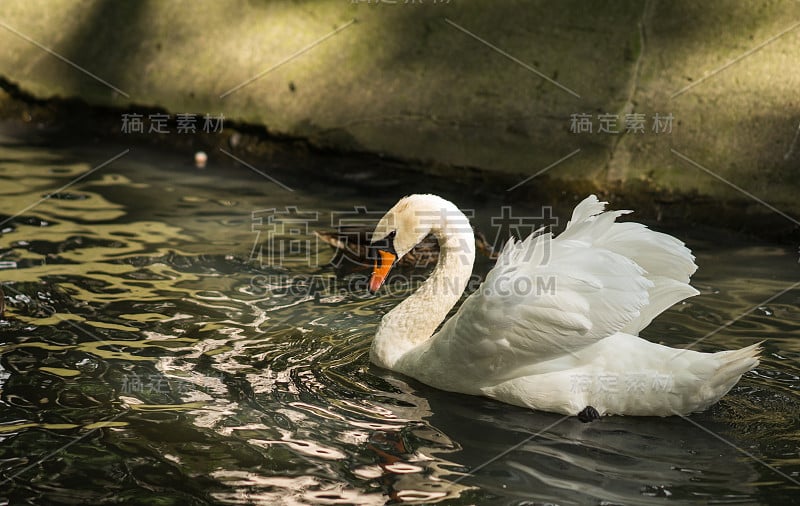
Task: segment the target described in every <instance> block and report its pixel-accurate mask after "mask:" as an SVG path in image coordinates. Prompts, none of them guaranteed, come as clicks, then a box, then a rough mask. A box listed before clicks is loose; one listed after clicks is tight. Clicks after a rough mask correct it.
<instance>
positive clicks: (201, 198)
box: [0, 139, 800, 505]
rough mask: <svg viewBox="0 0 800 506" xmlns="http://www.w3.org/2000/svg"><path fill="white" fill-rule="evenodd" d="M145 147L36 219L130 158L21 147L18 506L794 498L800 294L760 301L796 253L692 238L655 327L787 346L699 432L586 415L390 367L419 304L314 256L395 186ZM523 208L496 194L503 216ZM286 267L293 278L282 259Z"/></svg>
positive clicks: (3, 172) (14, 328)
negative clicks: (581, 418) (269, 172)
mask: <svg viewBox="0 0 800 506" xmlns="http://www.w3.org/2000/svg"><path fill="white" fill-rule="evenodd" d="M112 151H113V150H112ZM120 151H121V150H120ZM138 151H139V153H138V154H137V153H135V152H132V153H131V154H130V155H128V156H127V157H124V158H122V159H120V160H119V161H117V162H115V163H114V164H113V165H111V166H109V167H106V168H103V169H102V170H98V171H97V172H96V173H94V174H92V175H91V177H87V178H85V179H84V180H82V181H81V182H79V183H78V184H76V185H74V186H71V187H69V188H65V189H63V190H60V191H59V192H58V193H56V194H53V195H51V196H50V198H48V199H45V200H43V201H42V202H40V203H38V204H37V205H35V206H32V204H34V203H36V202H37V201H39V200H40V199H42V198H43V197H45V196H47V195H49V194H50V193H51V192H53V191H54V190H55V189H57V188H60V187H62V186H64V185H65V184H66V183H68V182H69V181H70V180H72V179H74V178H76V177H78V176H80V175H81V174H83V173H85V172H86V171H87V170H90V169H91V168H92V167H94V166H96V165H97V164H99V163H100V162H102V161H103V157H110V156H113V155H114V154H115V153H111V152H108V153H106V152H100V151H99V150H92V149H88V148H87V149H85V150H83V151H81V150H80V149H77V148H72V149H70V150H62V151H48V150H45V149H42V148H37V147H31V146H27V145H24V144H15V143H14V142H12V141H10V140H8V139H4V140H3V142H2V147H0V199H2V200H0V202H2V205H0V222H3V223H2V225H0V229H2V236H1V237H0V282H2V286H3V289H4V291H5V303H6V319H4V320H0V332H2V339H1V340H0V392H1V393H0V483H2V485H0V504H6V503H10V504H23V503H24V504H43V503H48V504H61V503H71V504H74V503H95V504H106V503H115V504H117V503H134V502H135V503H144V502H147V501H150V502H152V503H157V504H384V503H386V502H409V503H430V502H443V503H447V504H475V503H480V504H541V503H555V504H562V505H563V504H587V503H594V504H597V503H598V502H600V501H602V504H661V503H662V502H663V500H664V498H669V499H673V500H678V501H680V502H681V503H686V502H696V503H698V504H706V503H726V504H727V503H742V504H753V503H764V504H767V503H773V504H786V503H788V502H789V501H790V499H792V498H794V497H796V494H797V493H798V488H799V487H798V484H797V483H796V481H795V482H793V481H792V480H797V479H798V473H800V454H798V440H799V439H800V424H799V423H798V419H799V418H800V403H798V397H797V390H798V388H800V379H798V373H799V372H800V368H798V366H797V358H798V352H799V351H800V345H799V344H798V342H797V340H796V332H797V330H798V325H799V324H800V311H798V308H797V302H798V298H800V289H794V290H790V291H788V292H787V293H785V294H783V295H781V296H780V297H778V298H775V299H774V300H772V301H770V302H768V303H766V304H765V305H760V306H759V305H758V304H759V303H760V302H762V301H764V300H767V299H768V298H770V297H771V296H773V295H775V294H777V293H779V292H781V291H782V290H785V289H786V288H787V287H789V286H791V284H792V283H793V282H794V281H796V280H797V279H800V268H798V265H797V263H796V259H795V258H794V257H793V252H791V251H789V250H787V249H784V248H782V247H776V246H771V245H766V244H763V245H762V244H757V243H754V242H753V241H743V240H741V239H738V238H736V237H730V236H727V235H726V234H724V233H721V232H716V231H707V230H706V231H699V232H698V231H693V230H680V231H673V232H675V233H677V234H679V235H680V236H681V237H685V238H687V239H688V242H689V244H690V246H691V247H693V248H694V250H695V252H696V254H697V256H698V263H699V264H700V266H701V269H700V271H699V272H698V274H697V276H696V282H695V284H696V286H697V287H698V288H699V289H700V290H701V291H702V292H703V294H702V295H701V296H699V297H697V298H695V299H692V300H690V301H689V302H688V303H685V304H682V305H680V306H678V307H676V308H674V309H672V310H671V311H670V312H669V313H668V314H666V315H664V316H663V317H661V318H660V319H658V320H657V321H656V322H655V323H654V324H653V325H652V326H651V327H650V328H649V329H648V330H647V335H648V337H650V338H651V339H654V340H658V341H661V342H664V343H666V344H669V345H673V346H680V345H683V344H687V343H689V342H691V341H693V340H695V339H697V338H699V337H702V336H704V335H706V334H708V333H710V332H712V331H714V330H715V329H717V328H719V327H720V326H721V325H724V324H726V322H729V321H731V320H732V319H736V321H735V322H734V323H732V324H730V325H729V326H728V327H726V328H724V329H722V330H721V331H719V332H717V333H715V334H714V335H712V336H710V337H708V338H707V339H706V340H704V341H702V342H701V343H699V344H698V348H699V349H703V350H716V349H722V348H734V347H738V346H744V345H746V344H750V343H752V342H754V341H757V340H761V339H768V340H767V342H766V343H765V353H764V360H763V362H762V365H761V366H760V367H759V368H758V370H757V371H755V372H753V373H749V374H748V375H746V377H745V378H744V380H743V381H742V382H741V383H740V385H739V386H738V387H736V388H735V389H734V391H733V392H732V393H731V394H730V395H729V396H727V397H726V398H725V399H724V400H723V401H722V402H721V403H720V404H718V405H717V406H715V407H714V408H712V409H711V410H709V411H708V412H706V413H703V414H699V415H694V416H692V417H691V421H686V420H683V419H681V418H677V417H675V418H668V419H649V418H639V419H634V418H620V417H614V418H606V419H603V420H602V421H600V422H597V423H593V424H588V425H585V424H581V423H580V422H578V421H577V420H573V419H562V417H560V416H558V415H552V414H547V413H537V412H532V411H528V410H524V409H519V408H515V407H511V406H506V405H502V404H498V403H496V402H493V401H490V400H487V399H481V398H474V397H466V396H461V395H455V394H449V393H445V392H440V391H436V390H434V389H431V388H428V387H426V386H424V385H421V384H418V383H416V382H414V381H412V380H409V379H407V378H403V377H400V376H397V375H394V374H392V373H388V372H386V371H383V370H380V369H377V368H374V367H372V366H371V365H370V364H369V361H368V349H369V343H370V338H371V335H372V333H373V332H374V329H375V325H376V324H377V322H378V320H379V318H380V316H381V315H382V314H384V313H385V312H386V311H388V310H389V309H391V308H392V307H393V306H394V305H395V304H396V303H397V301H398V300H399V299H400V298H402V297H403V296H404V295H405V294H407V293H408V290H410V289H411V288H410V287H408V286H403V285H396V290H395V291H394V293H392V294H389V295H383V296H381V297H373V296H368V295H367V294H366V293H365V292H364V291H363V290H358V289H356V288H357V287H358V286H359V285H358V281H359V279H361V278H359V276H360V275H359V274H354V275H351V276H349V277H346V278H344V279H342V278H336V277H335V276H334V274H333V272H332V271H330V270H329V269H326V268H324V267H321V266H317V265H315V262H316V261H317V260H320V263H321V264H324V263H325V262H326V261H327V260H329V259H330V257H331V253H330V251H329V250H327V246H325V247H319V249H318V250H317V249H313V248H312V246H314V247H316V246H318V245H316V244H313V242H312V241H313V235H312V232H313V229H314V228H317V227H319V228H329V226H330V224H331V216H332V215H333V214H335V212H336V211H341V212H345V211H347V210H348V209H349V210H351V211H352V210H353V209H354V207H353V206H356V205H358V206H367V207H368V208H369V209H370V210H383V209H385V208H386V207H387V206H388V205H390V204H392V203H393V202H394V201H395V200H396V198H397V197H398V195H397V194H396V193H395V192H387V193H386V194H381V192H365V191H364V190H363V189H357V188H353V187H348V186H344V185H343V186H341V187H335V188H332V187H331V185H330V184H327V183H324V182H313V181H312V182H307V181H301V180H295V181H292V180H291V177H292V176H291V171H287V172H286V175H285V177H286V179H285V182H286V183H287V184H289V185H290V186H293V187H296V188H298V190H297V191H295V192H287V191H285V190H283V189H281V188H280V187H278V186H275V185H273V184H271V183H270V182H269V181H267V180H264V179H260V178H259V176H257V175H254V174H252V173H249V172H247V171H240V172H237V171H236V170H235V169H234V168H232V167H226V168H225V170H224V171H223V170H222V169H217V170H215V169H214V164H213V163H210V164H209V169H208V170H206V171H197V170H195V169H193V168H191V167H190V166H189V164H184V163H183V162H182V161H180V160H177V159H175V158H174V157H173V155H171V154H164V153H153V152H147V151H146V150H143V149H141V148H140V149H139V150H138ZM117 152H118V151H117ZM213 161H214V160H212V162H213ZM295 177H296V176H295ZM370 177H373V176H372V175H370V174H369V173H368V172H365V174H364V175H363V177H362V178H360V179H361V180H363V181H367V183H365V184H369V180H370V179H369V178H370ZM375 184H376V186H377V185H378V184H379V183H378V182H377V180H376V183H375ZM420 184H424V182H423V183H420ZM300 187H302V188H304V190H302V191H301V190H299V188H300ZM412 190H413V189H411V190H409V191H412ZM365 194H366V195H370V194H371V195H374V196H372V197H368V198H364V197H363V195H365ZM451 197H453V196H451ZM455 198H458V196H457V195H456V196H455ZM515 205H516V204H515ZM287 206H289V207H288V208H287ZM500 206H501V203H500V202H497V203H486V202H483V203H482V204H481V205H480V206H479V209H478V211H477V213H476V222H478V224H479V226H480V225H481V224H483V226H486V225H487V224H488V223H489V221H488V215H489V214H490V213H492V212H496V210H497V209H498V208H499V207H500ZM291 208H294V209H296V210H298V211H297V213H298V214H297V216H298V217H304V216H305V217H306V218H307V217H308V216H309V213H318V214H316V215H315V216H314V219H315V220H316V221H314V222H313V223H312V222H310V221H309V220H307V219H306V221H305V222H303V221H302V220H300V221H298V222H297V223H295V229H296V230H294V231H288V232H287V231H284V233H285V234H286V235H287V237H288V240H289V241H290V242H289V243H287V244H289V246H292V245H294V246H292V248H294V249H292V248H289V250H281V251H277V249H276V246H275V244H272V243H270V242H269V241H267V240H266V239H265V238H264V235H261V234H264V226H265V224H267V223H269V222H268V221H265V218H264V216H265V214H264V213H266V212H267V211H268V210H270V209H275V210H287V209H290V210H291ZM515 209H518V208H515ZM287 212H289V211H287ZM303 213H305V214H303ZM291 241H294V242H291ZM295 246H296V247H295ZM287 251H288V252H287ZM310 251H313V252H314V257H313V258H311V257H310V256H309V252H310ZM317 251H319V255H320V256H319V257H317ZM254 252H256V253H258V255H261V257H260V259H261V262H259V261H258V258H257V256H258V255H255V256H254ZM278 253H280V254H281V255H283V256H282V257H281V262H280V264H281V265H280V266H269V265H267V263H268V262H264V258H265V256H270V255H275V254H278ZM273 258H274V257H273ZM310 259H311V260H314V261H309V260H310ZM423 274H424V273H423ZM361 286H363V284H362V285H361ZM354 287H356V288H354ZM754 306H755V308H754ZM751 308H754V309H752V311H750V312H749V313H747V314H745V315H744V316H741V317H740V315H742V314H743V313H745V312H746V311H748V310H750V309H751ZM692 422H694V423H692ZM737 448H738V449H737ZM498 455H501V456H500V457H499V458H497V459H495V460H492V461H491V462H488V463H487V461H489V460H490V459H492V458H493V457H495V456H498ZM476 468H478V469H477V470H476V471H475V472H474V473H470V470H473V469H476ZM145 498H150V499H145Z"/></svg>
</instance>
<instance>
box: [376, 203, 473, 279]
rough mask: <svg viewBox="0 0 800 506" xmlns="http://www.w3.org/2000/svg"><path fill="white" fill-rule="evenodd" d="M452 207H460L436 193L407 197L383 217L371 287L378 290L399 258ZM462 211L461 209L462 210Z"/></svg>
mask: <svg viewBox="0 0 800 506" xmlns="http://www.w3.org/2000/svg"><path fill="white" fill-rule="evenodd" d="M451 209H456V211H458V208H457V207H456V206H455V205H454V204H452V203H451V202H448V201H447V200H445V199H443V198H441V197H437V196H436V195H410V196H408V197H403V198H402V199H400V200H399V201H398V202H397V204H395V205H394V207H392V208H391V209H389V211H388V212H387V213H386V214H385V215H384V216H383V218H381V220H380V221H379V222H378V224H377V225H376V226H375V231H374V232H372V236H371V244H370V249H371V257H372V258H374V261H375V264H374V268H373V271H372V277H371V278H370V281H369V290H370V292H372V293H375V292H376V291H378V289H379V288H380V287H381V285H383V282H384V281H385V280H386V277H387V276H388V275H389V271H391V269H392V267H394V264H396V263H397V260H398V259H400V258H402V257H403V255H405V254H406V253H408V252H409V251H411V249H412V248H414V246H416V245H417V244H419V243H420V242H422V240H423V239H425V237H426V236H427V235H428V234H429V233H430V232H431V231H432V230H433V229H434V228H438V227H440V226H441V223H440V221H441V220H442V219H444V218H443V217H446V216H447V212H448V211H451ZM459 214H460V211H459Z"/></svg>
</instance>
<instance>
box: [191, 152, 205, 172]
mask: <svg viewBox="0 0 800 506" xmlns="http://www.w3.org/2000/svg"><path fill="white" fill-rule="evenodd" d="M207 161H208V155H207V154H206V153H205V151H198V152H197V153H195V154H194V164H195V166H196V167H197V168H198V169H204V168H205V166H206V162H207Z"/></svg>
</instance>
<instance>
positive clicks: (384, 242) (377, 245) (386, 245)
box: [369, 230, 397, 259]
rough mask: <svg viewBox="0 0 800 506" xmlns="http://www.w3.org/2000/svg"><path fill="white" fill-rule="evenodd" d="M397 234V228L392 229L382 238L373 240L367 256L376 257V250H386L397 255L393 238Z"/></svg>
mask: <svg viewBox="0 0 800 506" xmlns="http://www.w3.org/2000/svg"><path fill="white" fill-rule="evenodd" d="M396 235H397V230H392V231H391V232H389V234H387V235H386V237H384V238H383V239H380V240H378V241H375V242H373V243H372V244H371V245H370V247H369V250H370V255H369V258H371V259H375V258H378V253H377V252H378V251H379V250H383V251H388V252H389V253H391V254H393V255H395V256H397V251H396V250H395V249H394V238H395V236H396Z"/></svg>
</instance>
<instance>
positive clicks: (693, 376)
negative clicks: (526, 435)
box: [369, 195, 760, 421]
mask: <svg viewBox="0 0 800 506" xmlns="http://www.w3.org/2000/svg"><path fill="white" fill-rule="evenodd" d="M605 204H606V203H605V202H599V201H598V199H597V197H595V196H594V195H591V196H589V197H588V198H586V199H585V200H584V201H583V202H581V203H580V204H578V206H577V207H575V210H574V211H573V213H572V219H571V221H570V222H569V223H568V225H567V227H566V229H565V230H564V231H563V232H562V233H561V234H560V235H559V236H558V237H553V236H552V234H550V233H545V232H543V231H539V233H534V234H531V236H529V237H528V238H526V239H525V240H522V241H515V240H514V239H510V240H509V241H508V243H507V244H506V246H505V248H504V249H503V251H502V253H501V254H500V256H499V257H498V260H497V264H496V265H495V267H494V268H493V269H492V270H491V271H490V272H489V274H488V275H487V277H486V280H485V281H484V282H483V284H482V285H481V286H480V288H479V289H478V290H477V291H475V292H474V293H473V294H472V295H470V296H469V297H468V298H467V299H466V300H465V301H464V303H463V304H462V305H461V307H460V308H459V310H458V312H457V313H456V314H455V315H454V316H453V317H451V318H450V319H449V320H448V321H447V322H445V323H444V325H442V328H441V329H440V330H439V331H438V332H436V333H435V334H434V332H435V331H436V328H437V327H438V326H439V324H440V323H441V322H442V321H443V320H444V318H445V317H446V316H447V313H448V311H449V310H450V309H451V308H452V307H453V306H454V305H455V303H456V302H457V301H458V299H459V298H460V296H461V294H462V292H463V290H464V288H465V287H466V284H467V282H468V280H469V277H470V274H471V272H472V264H473V261H474V258H475V247H474V244H475V242H474V237H473V232H472V228H471V227H470V224H469V221H468V219H467V218H466V217H465V216H464V214H463V213H462V212H461V211H459V209H458V208H457V207H456V206H455V205H454V204H452V203H451V202H449V201H447V200H445V199H443V198H441V197H438V196H435V195H411V196H409V197H405V198H403V199H401V200H400V201H399V202H398V203H397V204H396V205H395V206H394V207H393V208H392V209H391V210H389V212H388V213H387V214H386V215H385V216H384V217H383V218H382V219H381V221H380V222H379V223H378V225H377V226H376V228H375V231H374V232H373V235H372V240H373V242H372V247H373V248H374V251H375V252H376V255H377V256H376V260H375V269H374V271H373V274H372V277H371V278H370V284H369V288H370V291H372V292H375V291H377V290H378V289H379V288H380V287H381V285H382V283H383V281H384V280H385V279H386V276H387V274H388V272H389V270H390V269H391V267H392V265H394V263H395V261H396V260H397V258H399V257H402V256H403V255H404V254H405V253H407V252H408V251H409V250H411V248H412V247H414V245H416V244H417V243H418V242H420V241H421V240H422V239H423V238H424V237H425V236H426V235H427V234H428V233H433V234H434V235H435V236H436V238H437V239H438V241H439V244H440V248H441V254H440V257H439V262H438V264H437V265H436V267H435V268H434V270H433V272H432V274H431V276H430V277H429V278H428V279H427V280H426V281H425V282H424V283H423V284H422V285H421V286H420V287H419V288H418V289H417V290H416V291H415V292H414V293H413V294H412V295H411V296H410V297H408V298H407V299H405V300H404V301H402V302H401V303H400V304H399V305H398V306H397V307H395V308H394V309H393V310H392V311H390V312H389V313H387V314H386V315H385V316H384V317H383V319H382V320H381V322H380V325H379V326H378V330H377V332H376V334H375V339H374V341H373V343H372V348H371V350H370V358H371V360H372V362H373V363H375V364H376V365H378V366H381V367H384V368H386V369H391V370H394V371H397V372H400V373H403V374H405V375H407V376H410V377H413V378H416V379H418V380H420V381H422V382H423V383H426V384H428V385H431V386H433V387H436V388H440V389H442V390H448V391H453V392H461V393H464V394H472V395H484V396H487V397H491V398H494V399H497V400H500V401H503V402H507V403H509V404H515V405H518V406H525V407H529V408H533V409H538V410H544V411H551V412H556V413H562V414H565V415H578V416H579V417H580V418H581V419H582V420H584V421H587V420H592V419H595V418H597V417H598V416H599V415H611V414H617V415H642V416H651V415H655V416H667V415H674V414H686V413H690V412H694V411H700V410H703V409H705V408H707V407H708V406H710V405H711V404H713V403H715V402H716V401H718V400H719V399H720V398H721V397H722V396H723V395H725V394H726V393H727V392H728V391H729V390H730V389H731V388H732V387H733V385H735V384H736V382H737V381H738V380H739V378H740V377H741V375H742V374H743V373H745V372H747V371H749V370H751V369H753V368H754V367H756V366H757V365H758V353H759V351H760V348H759V347H758V344H754V345H752V346H748V347H746V348H742V349H740V350H733V351H720V352H717V353H700V352H696V351H691V350H678V349H674V348H669V347H667V346H662V345H659V344H655V343H651V342H649V341H645V340H644V339H641V338H639V337H637V334H638V333H639V331H641V330H642V329H643V328H644V327H646V326H647V325H648V324H649V323H650V322H651V321H652V319H653V318H655V317H656V316H657V315H659V314H660V313H661V312H662V311H664V310H665V309H667V308H668V307H670V306H672V305H673V304H675V303H676V302H679V301H681V300H683V299H685V298H687V297H691V296H693V295H697V294H698V293H699V292H698V291H697V290H695V289H694V288H692V287H691V286H689V284H688V283H689V277H690V276H691V275H692V274H693V273H694V271H695V270H696V269H697V266H696V265H695V263H694V257H693V256H692V254H691V252H690V251H689V249H688V248H686V247H685V246H684V244H683V243H682V242H681V241H679V240H677V239H675V238H674V237H672V236H669V235H666V234H663V233H659V232H654V231H652V230H650V229H648V228H647V227H645V226H644V225H641V224H639V223H617V222H616V218H617V217H619V216H620V215H622V214H626V213H628V212H629V211H604V209H605Z"/></svg>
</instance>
